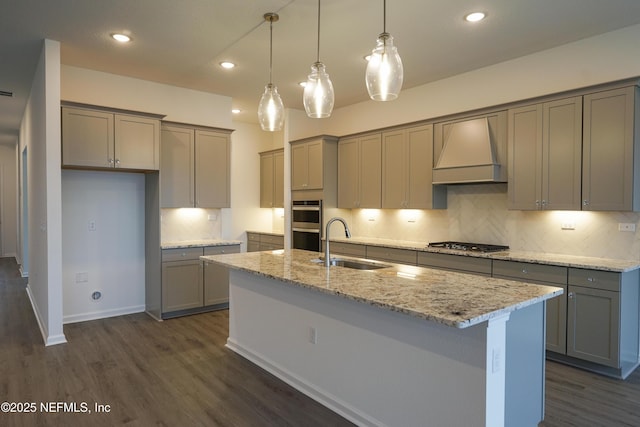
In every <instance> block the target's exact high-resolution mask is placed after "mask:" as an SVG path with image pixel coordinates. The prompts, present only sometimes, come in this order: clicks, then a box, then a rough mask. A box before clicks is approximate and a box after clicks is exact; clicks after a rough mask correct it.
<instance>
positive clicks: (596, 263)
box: [331, 237, 640, 273]
mask: <svg viewBox="0 0 640 427" xmlns="http://www.w3.org/2000/svg"><path fill="white" fill-rule="evenodd" d="M331 242H342V243H355V244H359V245H369V246H381V247H387V248H398V249H410V250H415V251H422V252H433V253H443V254H450V255H460V256H470V257H476V258H490V259H497V260H504V261H518V262H528V263H533V264H546V265H557V266H561V267H574V268H588V269H591V270H601V271H612V272H617V273H624V272H627V271H633V270H637V269H640V260H623V259H613V258H597V257H586V256H577V255H564V254H554V253H545V252H528V251H513V250H508V251H501V252H465V251H459V250H452V249H444V248H430V247H427V244H426V243H424V242H410V241H402V240H391V239H378V238H371V237H354V238H351V239H347V238H344V237H337V238H334V237H332V238H331Z"/></svg>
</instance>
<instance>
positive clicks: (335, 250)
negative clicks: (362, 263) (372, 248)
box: [329, 242, 367, 258]
mask: <svg viewBox="0 0 640 427" xmlns="http://www.w3.org/2000/svg"><path fill="white" fill-rule="evenodd" d="M329 251H330V252H331V253H332V254H340V255H347V256H353V257H357V258H365V257H366V256H367V248H366V246H365V245H358V244H355V243H343V242H330V243H329Z"/></svg>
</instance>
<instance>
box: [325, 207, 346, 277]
mask: <svg viewBox="0 0 640 427" xmlns="http://www.w3.org/2000/svg"><path fill="white" fill-rule="evenodd" d="M336 221H340V222H341V223H342V225H344V235H345V236H346V237H347V239H350V238H351V232H350V231H349V226H348V225H347V222H346V221H345V220H344V219H342V218H340V217H335V218H331V219H330V220H329V221H328V222H327V228H326V230H325V232H324V266H325V267H329V266H330V265H331V256H329V227H330V226H331V224H333V223H334V222H336Z"/></svg>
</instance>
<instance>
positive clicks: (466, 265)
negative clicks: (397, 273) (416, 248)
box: [418, 252, 491, 276]
mask: <svg viewBox="0 0 640 427" xmlns="http://www.w3.org/2000/svg"><path fill="white" fill-rule="evenodd" d="M418 265H419V266H420V267H429V268H439V269H442V270H451V271H462V272H465V273H473V274H479V275H483V276H491V260H490V259H488V258H474V257H468V256H460V255H449V254H439V253H433V252H418Z"/></svg>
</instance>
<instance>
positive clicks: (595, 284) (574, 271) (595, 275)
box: [569, 268, 620, 292]
mask: <svg viewBox="0 0 640 427" xmlns="http://www.w3.org/2000/svg"><path fill="white" fill-rule="evenodd" d="M569 284H570V285H575V286H584V287H585V288H596V289H603V290H606V291H614V292H620V274H619V273H614V272H611V271H598V270H585V269H582V268H570V269H569Z"/></svg>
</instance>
